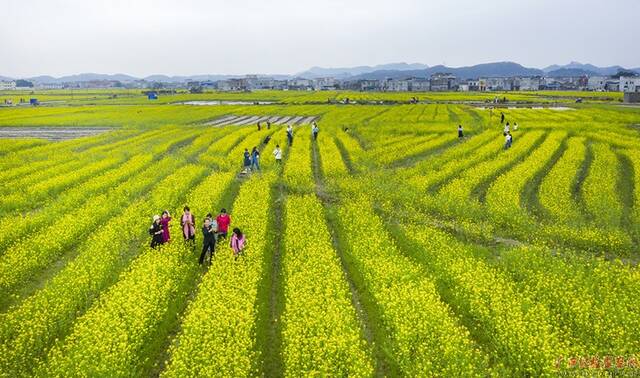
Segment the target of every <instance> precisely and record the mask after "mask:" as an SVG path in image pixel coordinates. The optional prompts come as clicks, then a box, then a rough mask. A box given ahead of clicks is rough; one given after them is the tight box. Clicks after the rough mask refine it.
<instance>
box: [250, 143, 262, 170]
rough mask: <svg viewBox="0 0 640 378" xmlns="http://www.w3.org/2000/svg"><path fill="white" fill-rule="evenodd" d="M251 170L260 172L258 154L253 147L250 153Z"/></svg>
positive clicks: (256, 149)
mask: <svg viewBox="0 0 640 378" xmlns="http://www.w3.org/2000/svg"><path fill="white" fill-rule="evenodd" d="M251 169H255V170H256V171H259V170H260V152H259V151H258V148H257V147H253V150H252V151H251Z"/></svg>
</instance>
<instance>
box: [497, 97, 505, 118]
mask: <svg viewBox="0 0 640 378" xmlns="http://www.w3.org/2000/svg"><path fill="white" fill-rule="evenodd" d="M496 98H497V97H496ZM500 123H504V113H502V112H500Z"/></svg>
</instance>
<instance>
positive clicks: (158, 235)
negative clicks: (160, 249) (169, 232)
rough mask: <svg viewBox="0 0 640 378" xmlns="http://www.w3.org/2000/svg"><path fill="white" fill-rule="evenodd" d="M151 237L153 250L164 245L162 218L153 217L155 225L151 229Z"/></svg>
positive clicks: (152, 224)
mask: <svg viewBox="0 0 640 378" xmlns="http://www.w3.org/2000/svg"><path fill="white" fill-rule="evenodd" d="M149 235H151V248H156V247H157V246H159V245H160V244H162V226H160V216H159V215H154V216H153V223H151V227H149Z"/></svg>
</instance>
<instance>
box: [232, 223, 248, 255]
mask: <svg viewBox="0 0 640 378" xmlns="http://www.w3.org/2000/svg"><path fill="white" fill-rule="evenodd" d="M245 244H246V239H245V237H244V235H243V234H242V231H240V229H239V228H237V227H236V228H234V229H233V234H232V235H231V242H230V243H229V245H230V247H231V249H233V257H234V258H235V259H236V260H237V259H238V256H240V255H241V254H242V251H243V250H244V246H245Z"/></svg>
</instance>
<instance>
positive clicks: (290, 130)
mask: <svg viewBox="0 0 640 378" xmlns="http://www.w3.org/2000/svg"><path fill="white" fill-rule="evenodd" d="M287 140H288V141H289V147H291V145H292V144H293V127H291V125H287Z"/></svg>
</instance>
